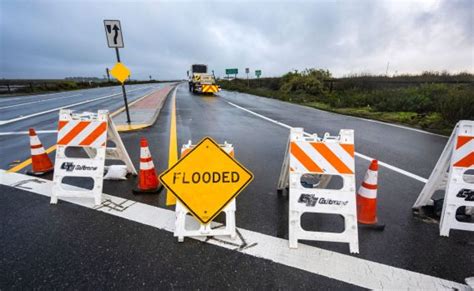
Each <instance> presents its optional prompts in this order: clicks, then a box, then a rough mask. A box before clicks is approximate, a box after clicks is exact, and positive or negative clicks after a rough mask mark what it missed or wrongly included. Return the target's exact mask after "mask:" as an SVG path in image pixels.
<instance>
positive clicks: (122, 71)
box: [110, 63, 131, 84]
mask: <svg viewBox="0 0 474 291" xmlns="http://www.w3.org/2000/svg"><path fill="white" fill-rule="evenodd" d="M110 74H111V75H112V76H113V77H114V78H115V79H117V80H118V81H119V82H120V83H122V84H123V83H124V82H125V80H127V78H128V77H130V74H131V72H130V70H129V69H128V68H127V66H125V65H124V64H122V63H116V64H115V66H114V67H113V68H112V70H110Z"/></svg>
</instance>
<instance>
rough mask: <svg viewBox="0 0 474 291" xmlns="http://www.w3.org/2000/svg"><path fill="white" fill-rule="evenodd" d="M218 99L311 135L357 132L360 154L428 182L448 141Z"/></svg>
mask: <svg viewBox="0 0 474 291" xmlns="http://www.w3.org/2000/svg"><path fill="white" fill-rule="evenodd" d="M219 95H220V96H221V97H222V98H225V99H226V100H227V101H229V102H232V103H234V104H236V105H240V106H242V107H244V108H247V109H249V110H252V111H254V112H256V113H259V114H262V115H264V116H266V117H269V118H272V119H275V120H277V121H281V122H283V123H285V124H288V125H290V126H293V127H304V129H305V131H306V132H309V133H317V134H319V135H322V134H324V133H325V132H330V133H331V134H333V135H334V134H337V133H338V130H339V129H341V128H350V129H354V130H355V147H356V151H357V152H359V153H362V154H364V155H367V156H370V157H373V158H377V159H380V160H381V161H384V162H387V163H389V164H391V165H394V166H396V167H399V168H402V169H404V170H406V171H409V172H412V173H414V174H416V175H420V176H422V177H425V178H428V176H429V175H430V173H431V170H432V169H433V167H434V165H435V164H436V161H437V158H438V157H439V155H440V154H441V152H442V151H443V148H444V145H445V144H446V142H447V137H443V136H439V135H435V134H431V133H427V132H426V133H423V132H420V131H413V130H409V129H406V128H400V127H395V126H392V125H389V124H384V123H379V122H374V121H368V120H365V119H361V118H356V117H351V116H344V115H340V114H335V113H331V112H326V111H322V110H317V109H313V108H310V107H306V106H301V105H296V104H292V103H288V102H283V101H278V100H275V99H270V98H262V97H257V96H253V95H248V94H241V93H235V92H228V91H222V92H220V93H219Z"/></svg>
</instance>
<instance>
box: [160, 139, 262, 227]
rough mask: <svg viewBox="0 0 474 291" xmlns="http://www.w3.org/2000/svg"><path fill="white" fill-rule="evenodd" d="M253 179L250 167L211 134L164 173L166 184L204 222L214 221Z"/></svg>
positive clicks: (161, 177)
mask: <svg viewBox="0 0 474 291" xmlns="http://www.w3.org/2000/svg"><path fill="white" fill-rule="evenodd" d="M252 179H253V174H252V173H251V172H250V171H249V170H247V169H246V168H244V166H242V165H241V164H240V163H239V162H237V161H236V160H235V159H234V158H232V157H231V156H229V155H228V154H227V153H226V152H225V151H224V150H223V149H221V147H220V146H219V145H218V144H217V143H216V142H215V141H213V140H212V139H211V138H209V137H206V138H204V139H203V140H202V141H201V142H200V143H199V144H198V145H196V147H194V148H193V149H192V150H191V151H190V152H189V153H188V154H187V155H186V156H184V157H183V158H182V159H181V160H179V161H178V162H177V163H176V164H174V165H173V166H172V167H171V168H169V169H168V170H166V171H165V172H164V173H163V174H161V175H160V180H161V182H162V183H163V185H164V186H165V187H166V188H167V189H168V190H169V191H171V192H173V194H174V195H175V196H176V197H177V198H178V199H179V201H180V202H181V203H182V204H183V205H184V206H185V207H186V208H187V209H188V210H189V211H190V212H191V213H192V214H193V216H194V217H196V219H198V220H199V221H200V222H201V223H203V224H207V223H209V222H210V221H212V220H213V219H214V218H215V217H216V216H217V215H218V214H219V213H220V212H221V211H222V210H223V209H224V207H225V206H226V205H227V204H228V203H229V202H230V201H231V200H232V199H233V198H235V197H236V196H237V195H238V194H239V193H240V192H241V191H242V190H243V189H244V188H245V187H247V185H248V184H249V183H250V182H251V181H252Z"/></svg>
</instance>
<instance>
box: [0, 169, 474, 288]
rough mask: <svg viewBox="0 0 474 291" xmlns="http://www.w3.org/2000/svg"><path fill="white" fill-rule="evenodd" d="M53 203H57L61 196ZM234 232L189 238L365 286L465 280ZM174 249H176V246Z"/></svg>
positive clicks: (171, 221)
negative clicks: (232, 236)
mask: <svg viewBox="0 0 474 291" xmlns="http://www.w3.org/2000/svg"><path fill="white" fill-rule="evenodd" d="M0 181H1V182H0V183H1V184H3V185H6V186H10V187H15V188H17V189H22V190H26V191H28V192H31V193H36V194H40V195H44V196H47V197H49V196H50V193H51V188H52V185H53V182H52V181H49V180H44V179H40V178H36V177H31V176H27V175H23V174H18V173H7V172H6V171H4V170H0ZM71 187H72V186H71ZM74 188H76V189H77V187H74ZM62 200H65V201H68V202H70V203H73V204H76V205H80V206H84V207H87V208H90V209H95V210H98V211H101V212H103V213H107V214H111V215H114V216H118V217H121V218H124V219H128V220H131V221H135V222H138V223H141V224H145V225H149V226H152V227H155V228H158V229H161V230H165V231H169V232H174V225H175V219H176V216H175V213H174V211H171V210H167V209H164V208H159V207H155V206H151V205H147V204H143V203H140V202H136V201H132V200H128V199H124V198H120V197H116V196H111V195H107V194H104V195H103V201H104V202H103V203H102V204H101V205H100V206H98V207H97V206H94V205H93V199H81V198H63V199H62ZM44 203H49V201H44ZM55 207H61V202H59V205H57V206H55ZM238 233H239V234H240V242H239V241H237V240H231V239H230V238H227V237H225V236H222V237H218V238H210V239H205V238H193V239H196V240H199V241H202V242H206V243H209V244H212V245H216V246H219V247H223V248H226V249H230V250H235V251H239V252H241V253H244V254H247V255H250V256H254V257H257V258H263V259H267V260H271V261H273V262H275V263H279V264H282V265H285V266H289V267H293V268H297V269H300V270H304V271H307V272H311V273H313V274H316V275H321V276H325V277H329V278H331V279H335V280H339V281H343V282H347V283H349V284H354V285H358V286H361V287H364V288H369V289H394V290H396V289H416V290H419V289H426V290H438V289H457V290H469V287H468V286H466V285H463V284H460V283H457V282H453V281H449V280H444V279H441V278H437V277H433V276H430V275H425V274H421V273H417V272H413V271H409V270H405V269H401V268H396V267H392V266H389V265H385V264H380V263H376V262H372V261H369V260H365V259H360V258H358V257H355V256H350V255H344V254H340V253H337V252H333V251H328V250H325V249H321V248H317V247H313V246H308V245H305V244H302V243H300V244H298V248H297V249H289V247H288V240H285V239H281V238H277V237H273V236H269V235H265V234H262V233H258V232H254V231H250V230H246V229H242V228H238ZM184 243H186V242H184ZM176 247H177V248H179V247H180V245H179V244H177V245H176ZM177 251H179V250H178V249H177Z"/></svg>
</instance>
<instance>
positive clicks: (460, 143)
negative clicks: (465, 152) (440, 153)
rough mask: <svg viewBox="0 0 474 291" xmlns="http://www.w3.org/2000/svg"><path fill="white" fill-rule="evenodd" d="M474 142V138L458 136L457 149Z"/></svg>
mask: <svg viewBox="0 0 474 291" xmlns="http://www.w3.org/2000/svg"><path fill="white" fill-rule="evenodd" d="M471 140H474V136H458V142H457V143H456V149H458V148H460V147H462V146H463V145H465V144H466V143H468V142H469V141H471Z"/></svg>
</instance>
